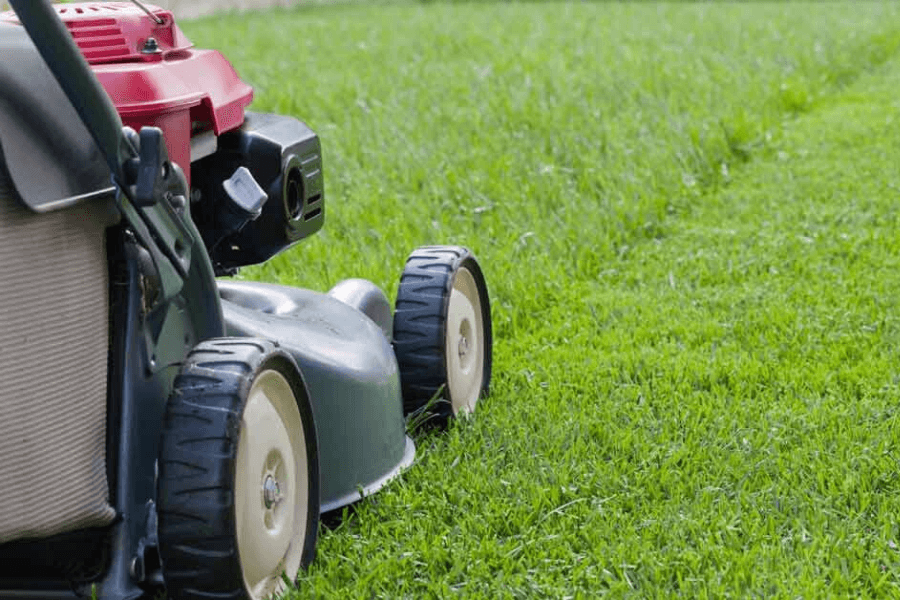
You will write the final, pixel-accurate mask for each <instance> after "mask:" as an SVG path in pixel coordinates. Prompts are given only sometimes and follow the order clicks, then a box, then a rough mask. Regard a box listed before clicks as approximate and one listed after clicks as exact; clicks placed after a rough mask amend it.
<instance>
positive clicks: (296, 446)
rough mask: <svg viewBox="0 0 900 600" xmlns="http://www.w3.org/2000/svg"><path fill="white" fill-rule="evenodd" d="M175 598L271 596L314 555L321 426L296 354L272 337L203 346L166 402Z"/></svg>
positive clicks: (162, 476) (163, 513) (169, 569)
mask: <svg viewBox="0 0 900 600" xmlns="http://www.w3.org/2000/svg"><path fill="white" fill-rule="evenodd" d="M157 487H158V490H157V493H158V503H159V508H158V510H159V549H160V556H161V558H162V562H163V575H164V577H165V582H166V587H167V589H168V593H169V595H170V597H172V598H174V599H175V600H182V599H200V598H236V599H246V600H261V599H262V598H268V597H270V596H272V594H275V593H278V592H281V591H283V589H284V588H285V581H284V578H285V576H286V577H287V578H289V579H290V580H293V579H294V578H295V577H296V575H297V572H298V571H299V569H301V568H303V567H305V566H307V565H308V564H309V563H310V561H312V558H313V554H314V552H315V544H316V535H317V530H318V519H319V471H318V451H317V444H316V431H315V426H314V423H313V414H312V409H311V407H310V403H309V400H308V397H307V392H306V387H305V386H304V384H303V381H302V379H301V377H300V374H299V370H298V369H297V366H296V363H295V362H294V360H293V359H292V358H291V357H290V356H289V355H288V354H286V353H284V352H283V351H281V350H279V349H278V348H277V347H276V346H275V345H274V344H272V343H270V342H266V341H263V340H256V339H246V338H243V339H242V338H229V339H220V340H211V341H207V342H203V343H201V344H200V345H198V346H197V347H196V348H195V349H194V350H193V351H192V352H191V354H190V355H189V356H188V358H187V360H186V362H185V364H184V366H183V367H182V369H181V373H180V374H179V375H178V377H177V378H176V379H175V385H174V391H173V393H172V397H171V399H170V400H169V403H168V405H167V408H166V418H165V423H164V426H163V436H162V446H161V450H160V459H159V479H158V483H157Z"/></svg>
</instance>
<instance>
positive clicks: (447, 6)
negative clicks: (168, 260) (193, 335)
mask: <svg viewBox="0 0 900 600" xmlns="http://www.w3.org/2000/svg"><path fill="white" fill-rule="evenodd" d="M183 27H184V29H185V31H186V33H187V34H188V35H189V36H190V37H191V38H192V39H193V41H194V42H195V43H196V44H197V45H198V46H201V47H214V48H218V49H221V50H222V51H224V52H225V53H226V55H227V56H228V57H229V58H230V59H231V60H232V61H233V63H234V64H235V66H236V68H237V70H238V71H239V73H240V74H241V75H242V76H243V77H244V78H245V79H247V80H248V81H249V82H251V83H252V84H254V85H255V86H256V90H257V99H256V102H255V105H254V106H255V108H256V110H263V111H277V112H281V113H288V114H292V115H295V116H297V117H299V118H301V119H303V120H305V121H307V122H308V123H309V124H310V125H311V126H312V127H313V128H314V129H315V130H316V131H318V132H319V134H320V135H321V138H322V142H323V147H324V155H325V165H326V182H327V192H326V199H327V202H328V218H327V223H326V226H325V229H324V230H323V231H322V232H321V233H319V234H318V235H317V236H315V237H314V238H312V239H310V240H308V241H306V242H304V243H303V244H301V245H299V246H298V247H296V248H294V249H292V250H290V251H288V252H286V253H284V254H283V255H282V256H280V257H278V258H277V259H275V260H272V261H271V262H270V263H268V264H267V265H265V266H262V267H257V268H252V269H246V270H245V271H243V272H242V276H243V277H248V278H259V279H268V280H277V281H280V282H283V283H290V284H295V285H301V286H305V287H311V288H314V289H322V290H324V289H327V288H329V287H330V286H331V285H333V284H334V283H335V282H337V281H338V280H340V279H342V278H345V277H366V278H369V279H371V280H373V281H375V282H376V283H378V284H379V285H381V286H383V287H384V288H385V289H386V290H387V291H388V293H389V294H390V295H393V294H394V293H395V291H396V287H397V280H398V276H399V273H400V271H401V269H402V266H403V263H404V260H405V257H406V255H407V254H408V252H409V251H410V250H412V249H413V248H414V247H416V246H418V245H420V244H431V243H452V244H465V245H467V246H469V247H470V248H472V249H473V250H474V252H475V253H476V255H477V256H478V258H479V259H480V260H481V262H482V264H483V267H484V270H485V272H486V275H487V278H488V284H489V286H490V290H491V296H492V302H493V318H494V324H495V348H494V352H495V354H494V357H495V363H494V381H493V391H492V394H491V396H490V398H488V399H487V400H485V401H484V402H483V403H482V404H480V405H479V412H478V414H477V416H476V417H475V418H473V419H469V420H465V421H461V422H457V423H455V424H453V426H452V427H451V428H450V429H449V431H447V432H444V433H425V434H422V433H418V434H416V435H417V437H416V441H417V444H418V447H419V454H418V459H417V462H416V464H415V466H414V467H413V468H412V469H410V470H409V471H408V472H407V473H406V474H405V475H404V476H403V478H402V479H401V480H399V481H397V482H396V483H394V484H392V485H391V486H389V487H388V488H387V489H385V490H384V491H383V492H381V493H379V494H378V495H376V496H374V497H372V498H371V499H369V500H366V501H364V502H361V503H360V504H359V505H358V507H357V509H356V510H355V511H353V512H351V513H349V514H348V515H347V516H346V517H345V518H344V520H343V521H342V522H341V523H340V525H338V526H336V527H334V528H332V529H327V528H323V529H322V530H321V535H320V540H319V551H318V557H317V558H316V561H315V562H314V563H313V566H312V567H311V569H310V570H309V571H308V572H306V573H303V574H301V577H300V581H299V587H298V591H297V592H296V593H295V594H293V593H292V594H291V597H296V598H306V597H335V598H370V597H383V598H400V597H410V598H420V597H442V598H443V597H454V596H464V597H472V598H507V597H508V598H536V597H553V598H563V597H576V598H587V597H594V596H597V595H600V594H609V595H611V596H613V597H626V596H632V597H660V598H662V597H672V596H676V595H680V596H682V597H689V598H694V597H713V598H720V597H749V596H755V597H786V598H788V597H789V598H796V597H803V598H819V597H828V596H834V597H842V596H854V597H856V596H860V597H879V596H880V597H896V596H898V595H900V523H898V519H900V480H898V459H900V447H898V445H897V440H898V412H897V406H898V402H900V399H898V396H900V384H898V382H900V357H898V353H897V351H896V349H897V346H898V341H900V306H898V299H900V243H898V224H900V4H897V3H879V2H862V3H856V2H829V3H811V4H802V3H773V4H764V3H749V4H714V3H673V4H662V3H659V4H657V3H643V2H642V3H633V4H619V3H603V2H598V3H581V2H579V3H565V2H545V3H521V4H520V3H512V4H508V3H490V2H478V3H413V2H395V3H377V4H360V3H349V4H336V5H320V6H311V7H307V8H298V9H295V10H290V11H289V10H275V11H270V12H267V13H261V14H256V15H249V16H247V15H244V16H226V17H217V18H210V19H205V20H200V21H194V22H188V23H185V24H184V26H183ZM348 443H352V441H350V440H348Z"/></svg>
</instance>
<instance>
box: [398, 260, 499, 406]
mask: <svg viewBox="0 0 900 600" xmlns="http://www.w3.org/2000/svg"><path fill="white" fill-rule="evenodd" d="M393 344H394V352H395V354H396V356H397V363H398V365H399V368H400V382H401V386H402V388H403V408H404V412H405V413H406V414H410V413H412V412H415V411H420V410H430V411H431V412H433V413H434V414H435V415H436V416H437V417H438V418H439V419H440V420H441V421H444V422H446V420H447V418H449V417H455V416H457V415H459V414H463V413H470V412H473V411H474V410H475V406H476V404H477V403H478V399H479V398H480V397H481V396H483V395H486V394H487V392H488V389H489V386H490V381H491V360H492V347H493V340H492V332H491V307H490V300H489V298H488V292H487V285H486V283H485V280H484V275H483V274H482V272H481V267H480V266H479V265H478V261H476V260H475V256H473V255H472V253H471V252H470V251H469V250H468V249H466V248H461V247H458V246H426V247H422V248H419V249H417V250H416V251H415V252H413V253H412V254H411V255H410V257H409V259H408V260H407V261H406V267H405V268H404V270H403V275H402V276H401V278H400V288H399V289H398V291H397V302H396V306H395V311H394V332H393ZM433 399H436V400H437V402H436V403H435V404H434V405H431V406H429V403H430V402H431V401H432V400H433Z"/></svg>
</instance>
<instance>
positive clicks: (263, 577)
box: [234, 370, 309, 600]
mask: <svg viewBox="0 0 900 600" xmlns="http://www.w3.org/2000/svg"><path fill="white" fill-rule="evenodd" d="M234 475H235V484H234V493H235V498H234V509H235V521H236V530H237V548H238V557H239V559H240V564H241V571H242V572H243V576H244V586H245V587H246V589H247V592H248V594H249V596H250V597H251V598H253V599H254V600H261V599H262V598H267V597H269V596H271V595H272V594H274V593H278V592H281V591H283V590H284V587H285V585H284V581H283V580H282V577H281V575H282V573H286V574H287V576H288V578H290V579H292V580H293V579H294V577H295V576H296V574H297V571H298V570H299V569H300V561H301V558H302V554H303V544H304V540H305V538H306V527H307V522H306V520H307V519H306V516H307V500H308V496H309V490H308V487H307V484H308V477H309V476H308V473H307V456H306V439H305V437H304V435H303V423H302V422H301V420H300V411H299V410H298V409H297V401H296V399H295V397H294V393H293V390H292V389H291V386H290V384H289V383H288V381H287V380H286V379H285V378H284V376H282V375H281V373H278V372H277V371H271V370H269V371H263V372H262V373H261V374H260V375H259V376H258V377H257V378H256V381H255V382H254V383H253V387H251V388H250V394H249V396H248V397H247V404H246V406H245V407H244V414H243V416H242V418H241V433H240V437H239V439H238V450H237V462H236V464H235V473H234Z"/></svg>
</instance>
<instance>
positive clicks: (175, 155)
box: [0, 2, 253, 181]
mask: <svg viewBox="0 0 900 600" xmlns="http://www.w3.org/2000/svg"><path fill="white" fill-rule="evenodd" d="M147 8H148V10H149V11H150V13H151V14H152V15H153V16H152V17H151V15H148V14H147V13H145V12H144V11H143V10H141V8H140V7H138V6H136V5H135V4H133V3H131V2H84V3H76V4H61V5H57V6H56V10H57V12H58V14H59V16H60V18H61V19H62V20H63V22H64V23H65V24H66V26H67V27H68V29H69V31H70V32H71V33H72V37H73V38H74V39H75V42H76V44H78V47H79V48H80V49H81V52H82V54H84V56H85V58H86V59H87V61H88V63H90V65H91V67H92V68H93V70H94V73H95V74H96V75H97V78H98V79H99V80H100V83H101V84H102V85H103V87H104V88H105V89H106V92H107V93H108V94H109V96H110V98H112V101H113V103H114V104H115V106H116V109H117V110H118V111H119V114H120V115H121V117H122V121H123V122H124V123H125V125H128V126H129V127H132V128H134V129H135V130H138V131H140V128H141V127H144V126H153V127H159V128H160V129H162V130H163V132H164V133H165V136H166V147H167V149H168V151H169V158H170V159H171V160H173V161H174V162H176V163H177V164H178V165H179V166H181V168H182V169H184V172H185V175H187V177H188V181H190V165H191V137H192V135H196V134H200V133H204V132H207V131H212V132H213V133H214V134H215V135H216V136H219V135H221V134H222V133H224V132H226V131H230V130H232V129H236V128H238V127H240V126H241V124H243V122H244V109H245V108H246V107H247V105H249V104H250V102H251V101H252V100H253V88H251V87H250V86H249V85H247V84H246V83H244V82H243V81H241V79H240V78H239V77H238V75H237V73H236V72H235V70H234V68H233V67H232V66H231V63H229V62H228V61H227V60H226V59H225V57H224V56H222V54H221V53H219V52H217V51H215V50H196V49H194V48H193V44H192V43H191V42H190V40H188V39H187V37H185V35H184V34H183V33H182V32H181V30H180V29H179V28H178V26H177V25H176V24H175V19H174V17H173V15H172V13H171V12H170V11H168V10H164V9H162V8H159V7H158V6H152V5H148V6H147ZM0 19H2V20H4V21H13V22H16V18H15V13H12V12H7V13H3V14H2V15H0Z"/></svg>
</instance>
